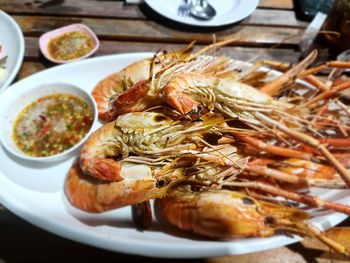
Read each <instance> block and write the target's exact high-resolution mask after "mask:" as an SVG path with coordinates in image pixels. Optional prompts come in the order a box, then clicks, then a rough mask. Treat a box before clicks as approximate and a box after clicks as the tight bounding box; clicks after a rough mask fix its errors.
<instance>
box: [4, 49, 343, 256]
mask: <svg viewBox="0 0 350 263" xmlns="http://www.w3.org/2000/svg"><path fill="white" fill-rule="evenodd" d="M150 56H152V54H151V53H134V54H123V55H113V56H105V57H98V58H92V59H87V60H83V61H79V62H74V63H71V64H66V65H61V66H57V67H53V68H51V69H48V70H45V71H42V72H39V73H37V74H35V75H32V76H30V77H28V78H26V79H24V80H21V81H19V82H17V83H15V84H14V85H12V86H11V88H9V89H6V90H5V91H4V92H3V93H2V94H0V112H1V110H2V108H3V107H4V106H3V105H5V104H6V103H4V102H5V101H6V100H7V99H9V98H10V97H12V96H15V95H16V93H17V92H19V91H20V90H21V91H23V90H25V89H29V88H31V87H32V86H37V85H47V84H50V83H57V82H62V83H68V84H71V85H75V86H79V87H82V88H84V89H86V90H87V91H89V92H90V91H91V90H92V89H93V87H94V86H95V85H96V83H97V82H98V81H100V80H101V79H102V78H104V77H106V76H107V75H109V74H111V73H113V72H116V71H118V70H120V69H122V68H123V67H124V66H126V65H128V64H130V63H131V62H134V61H136V60H139V59H142V58H145V57H150ZM99 125H101V124H100V123H99ZM99 125H96V126H99ZM95 128H97V127H95ZM74 159H75V158H74V157H72V158H70V159H68V160H64V161H61V162H57V163H46V164H38V163H33V162H28V161H24V160H22V159H18V158H16V157H14V156H11V155H10V154H9V153H7V152H5V151H4V149H3V147H0V202H1V203H2V204H3V205H4V206H6V207H7V208H8V209H9V210H11V211H12V212H14V213H15V214H17V215H18V216H20V217H22V218H23V219H25V220H27V221H29V222H31V223H32V224H34V225H36V226H39V227H41V228H43V229H46V230H47V231H50V232H52V233H55V234H57V235H59V236H63V237H66V238H69V239H72V240H75V241H78V242H81V243H84V244H89V245H92V246H96V247H99V248H103V249H107V250H111V251H118V252H124V253H130V254H138V255H146V256H152V257H173V258H203V257H213V256H223V255H229V254H242V253H248V252H255V251H261V250H266V249H271V248H276V247H281V246H284V245H287V244H291V243H294V242H297V241H299V240H300V238H299V237H294V238H291V237H287V236H282V235H280V236H274V237H271V238H249V239H239V240H234V241H214V240H209V239H204V238H200V237H197V236H194V235H191V234H187V233H184V232H181V231H179V230H177V229H176V228H174V227H172V226H170V225H169V224H167V223H165V222H164V221H162V220H161V217H158V219H157V218H155V219H154V222H153V224H152V226H151V228H150V229H148V230H146V231H143V232H140V231H137V230H136V229H135V227H133V225H132V219H131V211H130V207H125V208H121V209H117V210H113V211H109V212H106V213H102V214H89V213H85V212H82V211H78V210H77V209H75V208H73V207H72V206H71V205H70V204H69V203H68V201H67V199H66V196H65V194H64V190H63V184H64V180H65V177H66V175H67V171H68V170H69V168H70V166H71V164H72V163H73V161H74ZM311 194H314V195H320V197H321V198H323V199H326V200H332V201H338V202H342V203H350V192H349V191H347V190H321V189H312V191H311ZM310 212H311V214H312V215H314V216H315V217H314V218H313V219H311V220H310V221H311V222H312V223H314V224H315V225H316V226H317V227H320V228H322V229H325V228H329V227H332V226H334V225H336V224H338V223H339V222H341V221H342V220H344V219H345V218H346V215H343V214H340V213H333V212H330V211H326V210H323V211H316V210H310ZM33 241H34V240H33Z"/></svg>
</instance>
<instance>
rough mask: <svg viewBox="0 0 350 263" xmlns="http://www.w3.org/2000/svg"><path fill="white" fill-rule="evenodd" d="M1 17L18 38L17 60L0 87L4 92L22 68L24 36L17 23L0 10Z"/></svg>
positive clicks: (0, 90)
mask: <svg viewBox="0 0 350 263" xmlns="http://www.w3.org/2000/svg"><path fill="white" fill-rule="evenodd" d="M1 16H2V17H3V18H4V19H6V20H7V21H8V22H9V24H11V25H12V26H13V27H14V29H15V32H16V35H17V37H18V40H19V51H18V60H17V62H16V63H15V66H14V68H13V70H12V72H10V74H9V75H8V76H7V77H6V80H5V81H4V83H3V84H2V85H1V86H0V92H2V91H4V90H6V89H7V88H8V87H9V86H10V85H11V83H12V81H13V80H14V79H15V77H16V76H17V73H18V71H19V69H20V67H21V66H22V63H23V60H24V50H25V42H24V36H23V32H22V30H21V28H20V26H19V25H18V23H17V22H16V21H15V20H14V19H13V18H12V17H11V16H10V15H9V14H7V13H6V12H4V11H2V10H0V17H1Z"/></svg>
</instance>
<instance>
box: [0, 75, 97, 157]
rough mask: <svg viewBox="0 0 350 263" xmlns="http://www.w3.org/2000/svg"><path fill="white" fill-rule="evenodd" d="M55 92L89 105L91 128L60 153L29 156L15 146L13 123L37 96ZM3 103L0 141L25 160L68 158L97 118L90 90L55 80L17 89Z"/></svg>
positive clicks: (81, 142) (0, 118) (12, 152)
mask: <svg viewBox="0 0 350 263" xmlns="http://www.w3.org/2000/svg"><path fill="white" fill-rule="evenodd" d="M57 93H65V94H71V95H74V96H77V97H79V98H81V99H83V100H84V101H86V102H87V103H88V104H89V105H90V107H91V109H92V112H93V115H94V117H93V121H92V125H91V128H90V130H89V131H88V133H87V134H86V135H85V136H84V138H83V139H82V140H81V141H79V142H78V143H77V144H75V145H74V146H73V147H71V148H69V149H67V150H65V151H63V152H61V153H58V154H55V155H52V156H47V157H33V156H29V155H27V154H25V153H24V152H22V151H21V150H20V149H19V148H18V147H17V145H16V143H15V141H14V139H13V127H14V123H15V121H16V119H17V117H18V115H19V114H20V112H22V111H23V109H24V108H25V107H26V106H28V105H29V104H31V103H32V102H34V101H36V100H37V99H39V98H42V97H44V96H47V95H52V94H57ZM4 104H6V105H5V106H3V110H2V111H0V127H2V130H1V133H0V141H1V143H2V145H3V146H4V147H5V148H6V149H7V150H8V151H9V152H10V153H11V154H13V155H14V156H17V157H19V158H22V159H24V160H27V161H39V162H57V161H60V160H63V159H65V158H68V157H69V156H72V155H73V154H77V149H78V148H79V147H80V146H81V145H82V144H83V142H84V141H85V140H86V139H87V138H88V136H90V134H91V133H92V131H93V126H94V124H95V123H96V122H97V118H98V111H97V106H96V103H95V100H94V99H93V97H92V95H91V94H90V92H87V91H86V90H85V89H81V88H80V87H78V86H74V85H70V84H66V83H59V82H55V83H50V84H47V85H32V86H30V87H26V89H21V90H18V92H16V94H15V95H13V96H11V97H8V98H7V99H6V101H4Z"/></svg>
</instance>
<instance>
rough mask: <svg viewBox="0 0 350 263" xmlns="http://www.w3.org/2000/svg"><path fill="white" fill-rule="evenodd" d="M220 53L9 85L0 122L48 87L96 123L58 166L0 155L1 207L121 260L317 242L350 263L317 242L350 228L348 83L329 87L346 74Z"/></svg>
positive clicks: (92, 66) (62, 72)
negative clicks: (81, 103) (8, 110)
mask: <svg viewBox="0 0 350 263" xmlns="http://www.w3.org/2000/svg"><path fill="white" fill-rule="evenodd" d="M231 41H234V40H232V39H231V40H227V41H223V42H218V43H214V44H212V45H210V46H208V47H205V48H203V49H201V50H199V51H196V52H194V49H193V48H194V44H193V43H191V44H190V45H188V46H187V47H185V48H183V49H181V50H178V51H169V50H168V51H160V52H158V53H155V54H152V53H133V54H122V55H112V56H106V57H98V58H92V59H87V60H84V61H80V62H76V63H72V64H65V65H60V66H57V67H54V68H51V69H48V70H45V71H43V72H40V73H37V74H35V75H33V76H31V77H29V78H26V79H24V80H21V81H19V82H17V83H15V84H14V85H12V87H11V88H10V89H8V90H6V91H5V92H4V93H3V94H2V95H1V96H0V105H1V106H0V112H3V111H4V107H5V106H3V105H2V104H3V103H2V102H4V101H5V100H11V99H13V98H15V97H16V96H17V95H16V91H19V90H21V89H27V90H29V91H30V89H31V87H34V86H36V85H37V83H41V84H43V85H44V84H45V85H48V84H50V82H51V81H52V80H53V79H57V78H59V79H60V81H61V82H62V83H68V84H69V85H73V86H78V87H80V88H82V89H84V90H85V91H87V92H88V93H89V94H91V95H92V97H93V100H94V103H96V107H97V112H96V114H98V118H99V120H98V121H95V122H93V123H90V124H91V125H92V130H93V132H91V133H89V134H88V136H86V138H85V139H84V140H83V143H82V144H81V147H80V148H79V149H77V150H76V151H75V152H74V154H73V155H72V156H70V157H69V158H67V159H64V160H56V161H54V162H41V161H40V160H39V159H40V154H41V153H43V152H42V151H39V153H38V155H35V156H34V157H33V156H32V157H33V158H32V159H29V160H28V159H26V158H22V157H20V156H17V155H14V154H12V153H11V152H10V151H9V150H7V149H6V145H5V144H4V145H3V147H2V149H1V151H0V160H1V166H0V167H1V168H0V201H1V202H2V203H3V204H4V205H5V206H6V207H8V208H9V209H10V210H11V211H13V212H14V213H16V214H17V215H19V216H21V217H22V218H24V219H26V220H28V221H29V222H31V223H33V224H35V225H37V226H39V227H41V228H44V229H46V230H48V231H50V232H53V233H55V234H57V235H61V236H64V237H66V238H69V239H73V240H76V241H79V242H82V243H85V244H89V245H92V246H96V247H100V248H103V249H107V250H112V251H118V252H125V253H131V254H139V255H145V256H153V257H183V258H191V257H192V258H194V257H201V258H203V257H211V256H219V255H228V254H242V253H249V252H255V251H261V250H266V249H271V248H275V247H280V246H284V245H287V244H291V243H294V242H297V241H299V240H301V239H302V238H303V237H316V238H317V239H319V240H320V241H322V242H323V243H324V244H326V245H327V246H328V247H329V248H330V249H331V250H332V251H334V252H336V253H340V254H343V255H345V256H349V255H350V252H349V250H348V248H347V247H348V245H347V244H343V243H342V242H340V241H339V236H341V235H345V234H348V232H346V230H344V232H341V231H336V232H331V231H325V230H326V229H328V228H331V227H334V226H335V225H337V224H338V223H340V222H341V221H342V220H344V219H345V218H346V217H347V216H348V215H349V214H350V197H349V193H350V192H349V190H348V188H349V187H350V171H349V170H348V167H349V166H350V161H349V160H350V158H349V157H350V152H349V149H350V148H349V146H350V139H349V135H348V134H349V131H350V126H349V125H350V116H349V115H350V114H349V113H350V108H349V106H348V105H347V101H346V100H344V98H343V96H342V91H344V90H346V89H348V88H349V87H350V81H349V80H348V79H346V78H343V77H337V78H332V74H334V73H335V72H336V71H337V70H339V69H344V68H346V67H349V66H350V64H349V63H348V62H341V61H329V62H327V63H326V64H322V65H319V66H317V67H315V66H311V65H312V62H313V61H314V60H315V58H316V57H317V52H316V51H313V52H311V53H310V54H309V55H308V56H307V57H306V58H305V59H304V60H303V61H301V62H300V63H298V64H296V65H290V64H288V63H284V62H283V61H262V60H256V61H250V62H249V63H248V62H246V61H238V60H235V59H234V58H230V57H226V56H215V55H214V54H215V53H213V52H212V51H213V50H214V49H217V48H219V47H220V46H223V45H226V44H228V43H229V42H231ZM319 72H323V73H324V74H326V73H327V74H329V76H328V78H327V77H326V78H325V79H326V80H323V79H320V78H318V77H316V76H315V74H316V73H319ZM325 72H326V73H325ZM335 75H336V74H335ZM77 76H80V77H77ZM82 76H84V77H82ZM56 85H58V86H59V85H60V83H57V84H56ZM62 85H63V84H62ZM41 119H43V118H41ZM41 138H44V137H41ZM27 154H29V155H31V154H33V151H31V150H30V151H28V152H27ZM45 154H46V151H45ZM54 154H55V153H54ZM36 157H37V158H38V160H36V159H35V158H36ZM5 163H6V165H4V164H5ZM332 233H333V234H332Z"/></svg>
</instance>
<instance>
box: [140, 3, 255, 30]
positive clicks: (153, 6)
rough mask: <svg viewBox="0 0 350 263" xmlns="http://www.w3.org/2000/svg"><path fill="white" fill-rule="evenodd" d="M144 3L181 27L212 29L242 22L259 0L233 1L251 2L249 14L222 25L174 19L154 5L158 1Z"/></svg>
mask: <svg viewBox="0 0 350 263" xmlns="http://www.w3.org/2000/svg"><path fill="white" fill-rule="evenodd" d="M144 1H145V3H146V4H147V5H148V6H149V7H150V8H151V9H152V10H153V11H155V12H156V13H157V14H159V15H161V16H163V17H165V18H167V19H170V20H172V21H175V22H177V23H180V24H183V25H190V26H193V27H207V28H214V27H221V26H227V25H230V24H234V23H237V22H239V21H242V20H243V19H245V18H247V17H248V16H250V15H251V14H252V13H253V12H254V10H255V9H256V8H257V7H258V5H259V1H260V0H235V1H244V2H245V1H251V2H252V3H250V6H251V8H250V9H249V12H247V14H245V15H244V16H242V17H241V18H239V19H236V18H235V19H229V20H227V21H226V22H223V23H220V22H214V23H213V21H215V20H208V21H206V22H209V23H204V24H203V21H200V20H198V21H197V20H192V21H191V20H189V21H188V20H187V19H186V18H178V19H177V18H175V17H173V16H166V15H165V14H164V13H163V12H162V11H161V8H160V6H158V5H156V4H155V3H156V2H158V3H159V1H158V0H144ZM160 2H162V0H160Z"/></svg>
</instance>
